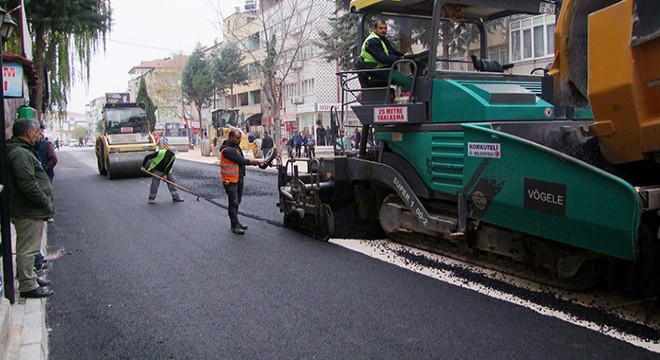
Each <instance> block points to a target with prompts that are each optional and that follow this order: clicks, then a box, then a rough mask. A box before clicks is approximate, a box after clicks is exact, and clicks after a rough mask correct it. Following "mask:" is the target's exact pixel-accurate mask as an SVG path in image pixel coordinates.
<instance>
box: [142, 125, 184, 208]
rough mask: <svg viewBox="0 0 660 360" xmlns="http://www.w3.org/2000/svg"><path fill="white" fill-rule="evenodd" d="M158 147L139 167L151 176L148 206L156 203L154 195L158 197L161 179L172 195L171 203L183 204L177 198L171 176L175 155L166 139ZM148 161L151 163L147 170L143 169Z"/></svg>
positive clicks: (180, 199)
mask: <svg viewBox="0 0 660 360" xmlns="http://www.w3.org/2000/svg"><path fill="white" fill-rule="evenodd" d="M160 146H161V149H160V150H158V151H156V152H154V153H152V154H149V155H147V156H145V157H144V160H143V161H142V166H141V167H140V170H142V171H144V172H147V173H149V174H150V175H152V176H153V179H152V180H151V188H150V190H149V204H154V203H155V202H156V195H158V186H159V185H160V180H161V179H162V180H164V181H165V182H167V188H168V189H169V190H170V194H171V195H172V201H173V202H175V203H178V202H183V199H182V198H180V197H179V193H178V192H177V191H176V185H175V184H176V180H175V179H174V176H173V175H172V165H173V164H174V160H176V154H175V153H174V151H173V149H170V144H169V142H168V140H167V138H163V139H162V140H161V144H160ZM152 159H153V160H152ZM149 160H152V161H151V164H150V165H149V169H148V170H147V169H145V166H147V163H148V162H149Z"/></svg>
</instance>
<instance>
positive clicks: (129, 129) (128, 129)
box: [121, 126, 133, 134]
mask: <svg viewBox="0 0 660 360" xmlns="http://www.w3.org/2000/svg"><path fill="white" fill-rule="evenodd" d="M132 132H133V127H132V126H123V127H122V128H121V133H122V134H130V133H132Z"/></svg>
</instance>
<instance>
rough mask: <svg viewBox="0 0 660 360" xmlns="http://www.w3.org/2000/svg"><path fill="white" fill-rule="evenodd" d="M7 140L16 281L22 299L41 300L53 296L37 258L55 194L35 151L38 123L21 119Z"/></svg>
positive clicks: (52, 208) (51, 214)
mask: <svg viewBox="0 0 660 360" xmlns="http://www.w3.org/2000/svg"><path fill="white" fill-rule="evenodd" d="M12 135H13V137H12V138H11V139H9V140H8V141H7V166H8V168H9V178H8V180H9V181H8V184H9V190H10V192H9V217H10V220H11V222H12V224H14V228H15V229H16V280H18V290H19V292H20V296H21V297H24V298H42V297H46V296H50V295H53V291H52V290H50V289H47V288H46V287H48V286H49V285H50V282H48V281H46V280H42V279H39V278H38V277H37V274H36V272H35V269H34V264H35V259H36V257H37V254H39V251H40V250H41V245H42V241H43V233H44V226H45V225H44V220H45V219H47V218H49V217H52V216H53V213H54V211H55V208H54V206H53V191H52V188H51V185H50V180H49V179H48V174H46V171H45V170H44V169H43V167H42V166H41V162H40V161H39V158H38V157H37V154H36V153H35V151H34V147H33V146H34V144H35V142H36V141H37V140H38V139H39V128H38V127H37V124H36V123H35V122H34V121H32V120H29V119H18V120H16V122H14V125H13V128H12Z"/></svg>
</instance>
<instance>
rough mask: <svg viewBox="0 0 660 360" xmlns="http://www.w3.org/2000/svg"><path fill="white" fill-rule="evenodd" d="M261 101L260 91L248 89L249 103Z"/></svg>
mask: <svg viewBox="0 0 660 360" xmlns="http://www.w3.org/2000/svg"><path fill="white" fill-rule="evenodd" d="M260 103H261V91H260V90H254V91H250V105H256V104H260Z"/></svg>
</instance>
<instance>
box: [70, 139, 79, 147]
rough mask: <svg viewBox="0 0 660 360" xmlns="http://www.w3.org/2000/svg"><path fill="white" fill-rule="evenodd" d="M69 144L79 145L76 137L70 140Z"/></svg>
mask: <svg viewBox="0 0 660 360" xmlns="http://www.w3.org/2000/svg"><path fill="white" fill-rule="evenodd" d="M68 144H69V146H78V140H76V139H71V140H69V143H68Z"/></svg>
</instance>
